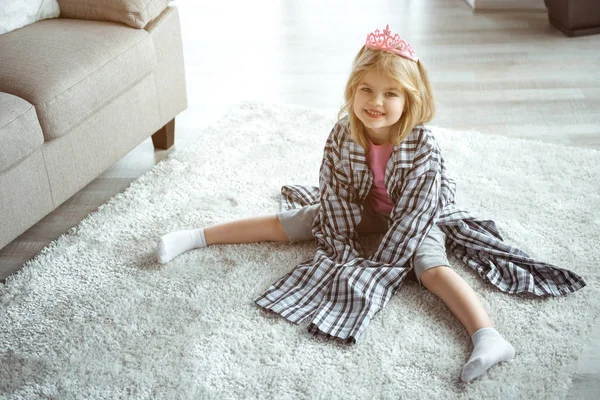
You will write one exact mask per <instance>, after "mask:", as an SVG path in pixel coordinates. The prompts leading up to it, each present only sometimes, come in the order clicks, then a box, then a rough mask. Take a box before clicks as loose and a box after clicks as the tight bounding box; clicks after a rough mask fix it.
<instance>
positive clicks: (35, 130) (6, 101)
mask: <svg viewBox="0 0 600 400" xmlns="http://www.w3.org/2000/svg"><path fill="white" fill-rule="evenodd" d="M0 110H2V112H0V172H2V171H5V170H7V169H9V168H10V167H12V166H13V165H15V164H18V163H19V162H20V161H21V160H23V159H25V158H27V157H29V155H30V154H31V153H33V152H34V151H35V150H37V149H39V148H40V147H41V146H42V144H44V136H43V135H42V128H41V127H40V124H39V122H38V119H37V115H36V114H35V108H34V107H33V105H32V104H30V103H28V102H26V101H25V100H23V99H21V98H19V97H17V96H13V95H12V94H8V93H1V92H0Z"/></svg>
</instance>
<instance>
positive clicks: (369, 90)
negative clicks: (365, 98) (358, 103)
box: [360, 87, 371, 93]
mask: <svg viewBox="0 0 600 400" xmlns="http://www.w3.org/2000/svg"><path fill="white" fill-rule="evenodd" d="M360 90H362V91H363V92H366V93H371V89H369V88H368V87H364V88H362V89H360Z"/></svg>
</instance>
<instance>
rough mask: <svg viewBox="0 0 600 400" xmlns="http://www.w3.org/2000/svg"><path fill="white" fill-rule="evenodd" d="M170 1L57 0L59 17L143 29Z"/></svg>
mask: <svg viewBox="0 0 600 400" xmlns="http://www.w3.org/2000/svg"><path fill="white" fill-rule="evenodd" d="M170 1H172V0H58V4H59V5H60V17H61V18H72V19H91V20H97V21H113V22H121V23H124V24H126V25H129V26H131V27H133V28H138V29H143V28H144V27H145V26H146V25H147V24H148V23H149V22H150V21H152V20H153V19H155V18H156V17H158V16H159V15H160V14H161V13H162V12H163V11H164V10H165V9H166V8H167V6H168V5H169V2H170Z"/></svg>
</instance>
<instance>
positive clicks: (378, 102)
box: [373, 93, 383, 106]
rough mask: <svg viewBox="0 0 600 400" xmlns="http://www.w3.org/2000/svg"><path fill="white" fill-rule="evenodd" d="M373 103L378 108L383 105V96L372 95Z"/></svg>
mask: <svg viewBox="0 0 600 400" xmlns="http://www.w3.org/2000/svg"><path fill="white" fill-rule="evenodd" d="M373 103H375V104H376V105H378V106H380V105H383V95H381V94H378V93H376V94H375V95H373Z"/></svg>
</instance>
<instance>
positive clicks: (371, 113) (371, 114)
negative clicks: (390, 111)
mask: <svg viewBox="0 0 600 400" xmlns="http://www.w3.org/2000/svg"><path fill="white" fill-rule="evenodd" d="M365 113H366V114H367V116H368V117H369V118H375V119H377V118H381V117H382V116H384V115H385V113H382V112H379V111H375V110H365Z"/></svg>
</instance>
